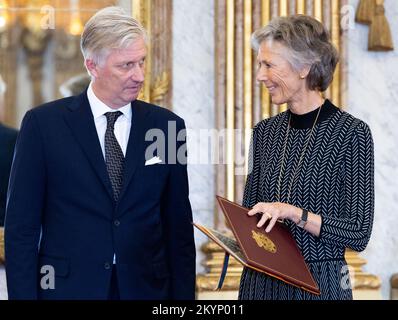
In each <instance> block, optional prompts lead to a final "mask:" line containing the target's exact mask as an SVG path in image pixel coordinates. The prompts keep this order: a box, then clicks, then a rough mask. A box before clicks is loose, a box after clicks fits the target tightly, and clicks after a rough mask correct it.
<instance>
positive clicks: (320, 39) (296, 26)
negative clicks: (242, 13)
mask: <svg viewBox="0 0 398 320" xmlns="http://www.w3.org/2000/svg"><path fill="white" fill-rule="evenodd" d="M268 40H271V41H278V42H280V43H282V44H283V45H285V46H286V47H287V49H288V54H287V57H286V58H287V59H288V61H289V62H290V64H291V65H292V67H293V68H294V69H295V70H297V71H298V70H300V69H301V68H303V67H304V66H310V67H311V68H310V72H309V74H308V76H307V85H308V88H309V89H310V90H320V91H325V90H326V89H327V88H328V87H329V85H330V83H331V82H332V80H333V73H334V71H335V69H336V65H337V63H338V62H339V54H338V52H337V50H336V48H335V47H334V45H333V44H332V42H331V41H330V35H329V32H328V31H327V30H326V28H325V27H324V25H323V24H322V23H321V22H319V21H318V20H316V19H314V18H312V17H310V16H305V15H293V16H289V17H278V18H274V19H272V20H271V21H270V23H269V24H268V25H266V26H265V27H263V28H261V29H259V30H257V31H255V32H254V33H253V35H252V46H253V48H254V49H255V50H258V49H259V47H260V45H261V43H262V42H264V41H268Z"/></svg>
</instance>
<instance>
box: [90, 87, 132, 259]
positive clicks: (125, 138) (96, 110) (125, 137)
mask: <svg viewBox="0 0 398 320" xmlns="http://www.w3.org/2000/svg"><path fill="white" fill-rule="evenodd" d="M87 97H88V102H89V103H90V107H91V112H92V113H93V116H94V122H95V128H96V129H97V134H98V139H99V142H100V145H101V149H102V154H103V156H104V160H105V131H106V126H107V120H106V116H105V113H107V112H116V111H120V112H122V113H123V114H122V115H121V116H120V117H119V118H117V120H116V122H115V130H114V133H115V136H116V139H117V142H118V143H119V145H120V147H121V148H122V151H123V155H124V156H126V150H127V144H128V142H129V136H130V129H131V113H132V112H131V104H130V103H129V104H128V105H125V106H124V107H121V108H119V109H112V108H110V107H108V106H107V105H106V104H105V103H103V102H102V101H101V100H100V99H98V97H97V96H96V95H95V93H94V91H93V88H92V84H91V83H90V86H89V87H88V90H87ZM113 264H116V255H115V254H114V255H113Z"/></svg>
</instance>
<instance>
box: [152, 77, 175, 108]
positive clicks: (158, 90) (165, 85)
mask: <svg viewBox="0 0 398 320" xmlns="http://www.w3.org/2000/svg"><path fill="white" fill-rule="evenodd" d="M170 78H171V77H170V73H168V72H162V74H161V75H159V76H158V77H157V78H156V79H155V82H154V85H153V88H152V89H151V102H154V103H158V102H159V101H162V100H163V99H164V97H165V96H166V94H167V93H168V92H169V89H170V81H171V79H170Z"/></svg>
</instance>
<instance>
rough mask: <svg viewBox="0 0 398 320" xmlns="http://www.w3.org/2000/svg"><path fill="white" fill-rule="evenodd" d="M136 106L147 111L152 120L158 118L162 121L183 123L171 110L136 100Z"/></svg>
mask: <svg viewBox="0 0 398 320" xmlns="http://www.w3.org/2000/svg"><path fill="white" fill-rule="evenodd" d="M136 102H137V104H138V105H139V106H140V107H141V108H143V109H144V110H147V111H148V112H149V114H150V116H152V117H154V118H158V119H161V120H164V121H177V122H181V123H183V122H184V119H182V118H181V117H179V116H178V115H176V114H175V113H174V112H172V111H171V110H169V109H167V108H165V107H161V106H158V105H155V104H152V103H148V102H145V101H142V100H136Z"/></svg>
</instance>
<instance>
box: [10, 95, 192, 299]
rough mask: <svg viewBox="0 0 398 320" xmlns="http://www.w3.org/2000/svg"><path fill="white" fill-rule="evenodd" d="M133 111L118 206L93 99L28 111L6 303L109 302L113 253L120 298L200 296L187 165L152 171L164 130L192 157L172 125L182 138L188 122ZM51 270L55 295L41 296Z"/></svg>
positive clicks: (145, 107) (19, 154)
mask: <svg viewBox="0 0 398 320" xmlns="http://www.w3.org/2000/svg"><path fill="white" fill-rule="evenodd" d="M131 105H132V126H131V132H130V138H129V142H128V147H127V151H126V158H125V169H124V177H123V187H122V191H121V195H120V198H119V202H118V203H115V202H114V200H113V191H112V187H111V183H110V180H109V176H108V173H107V169H106V165H105V161H104V157H103V153H102V150H101V147H100V143H99V140H98V135H97V132H96V128H95V124H94V119H93V116H92V112H91V109H90V106H89V102H88V99H87V93H86V92H84V93H83V94H81V95H80V96H77V97H71V98H66V99H62V100H58V101H55V102H52V103H49V104H46V105H43V106H41V107H38V108H35V109H34V110H31V111H29V112H28V113H27V114H26V116H25V118H24V120H23V124H22V127H21V131H20V136H19V138H18V141H17V145H16V154H15V159H14V162H13V165H12V170H11V178H10V188H9V195H8V197H9V201H8V207H7V212H6V222H5V255H6V273H7V286H8V294H9V298H11V299H36V298H39V299H106V298H107V297H108V292H109V285H110V280H111V270H112V263H113V256H114V253H115V254H116V259H117V278H118V285H119V290H120V297H121V299H194V291H195V245H194V239H193V227H192V224H191V221H192V213H191V207H190V203H189V199H188V178H187V170H186V165H184V164H178V163H177V164H155V165H150V166H145V162H146V160H148V159H146V158H145V150H146V149H147V147H148V146H149V145H151V144H153V142H152V141H145V140H146V139H145V135H146V132H147V131H148V130H150V129H153V128H157V129H160V130H162V131H163V132H164V133H165V134H166V138H165V141H166V142H168V143H171V145H172V144H175V143H177V148H183V149H180V150H185V149H184V148H185V139H179V140H184V141H177V139H176V138H175V137H174V136H173V135H170V133H167V128H168V122H169V121H171V122H172V123H174V124H176V129H177V131H179V130H182V129H184V128H185V124H184V121H183V120H182V119H181V118H179V117H177V116H176V115H175V114H173V113H172V112H170V111H168V110H166V109H163V108H160V107H157V106H154V105H151V104H147V103H145V102H142V101H138V100H136V101H134V102H132V104H131ZM176 152H177V151H176V150H175V148H174V149H173V148H172V149H171V151H170V153H169V154H168V156H171V158H173V156H175V153H176ZM162 160H163V162H167V159H162ZM48 265H49V266H53V267H54V269H55V289H47V290H43V289H42V288H41V287H42V286H41V283H40V282H41V280H44V278H43V276H47V275H50V273H49V272H48V269H46V268H47V267H45V268H44V269H42V267H43V266H48ZM41 272H43V274H41ZM47 279H48V278H47ZM44 282H45V281H44ZM49 283H50V282H48V283H47V284H49Z"/></svg>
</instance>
